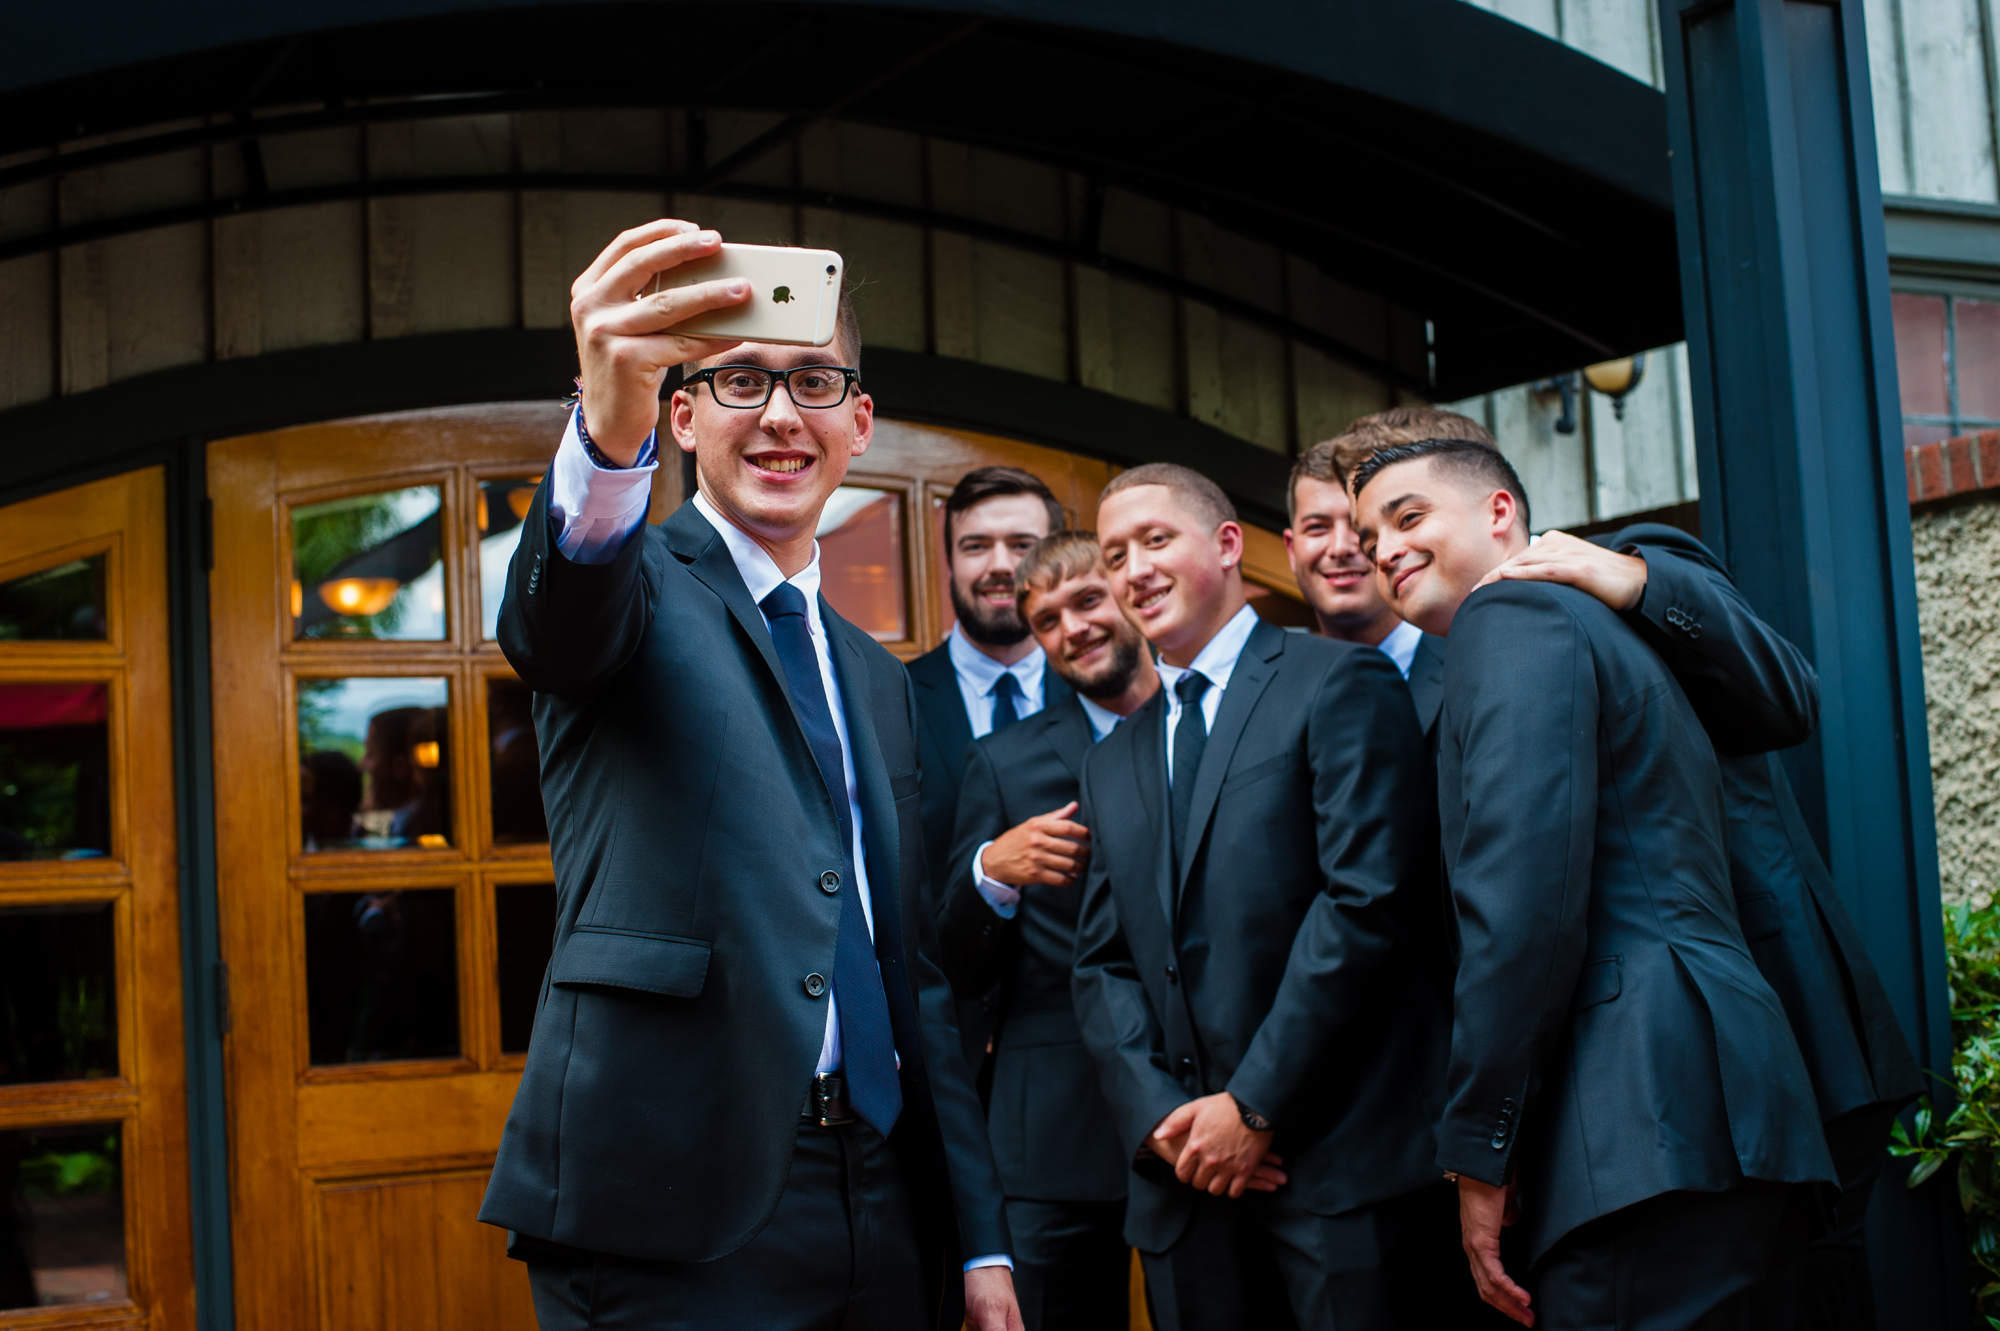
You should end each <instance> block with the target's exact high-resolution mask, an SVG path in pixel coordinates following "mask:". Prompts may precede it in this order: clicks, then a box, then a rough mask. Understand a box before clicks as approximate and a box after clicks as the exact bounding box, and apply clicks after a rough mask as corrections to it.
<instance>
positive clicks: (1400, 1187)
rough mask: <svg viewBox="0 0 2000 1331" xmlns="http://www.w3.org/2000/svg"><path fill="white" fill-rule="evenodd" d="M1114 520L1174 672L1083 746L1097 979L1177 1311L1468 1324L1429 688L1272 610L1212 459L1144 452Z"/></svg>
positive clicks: (1160, 1261) (1149, 1265) (1088, 898)
mask: <svg viewBox="0 0 2000 1331" xmlns="http://www.w3.org/2000/svg"><path fill="white" fill-rule="evenodd" d="M1098 524H1099V533H1100V536H1101V538H1102V540H1103V545H1104V558H1105V566H1106V568H1107V569H1108V571H1109V573H1110V577H1111V586H1112V590H1113V592H1114V594H1115V595H1116V596H1117V597H1118V600H1119V602H1120V604H1121V606H1122V607H1123V608H1124V610H1125V611H1126V613H1127V614H1128V615H1130V616H1131V617H1132V618H1133V619H1134V620H1135V621H1136V622H1137V624H1138V626H1139V630H1140V632H1141V633H1143V634H1145V636H1146V637H1147V639H1148V640H1149V641H1150V642H1151V643H1152V644H1153V646H1154V647H1155V648H1157V649H1158V650H1159V652H1160V667H1159V668H1160V674H1161V677H1162V679H1163V681H1164V682H1165V683H1166V685H1167V687H1166V688H1164V689H1162V690H1161V692H1160V693H1159V694H1157V695H1156V696H1155V697H1154V698H1153V700H1152V701H1151V702H1148V703H1147V704H1146V705H1145V706H1144V707H1141V708H1140V709H1139V710H1138V711H1137V712H1136V713H1134V714H1133V715H1132V716H1131V717H1130V718H1128V719H1127V720H1126V722H1125V723H1124V724H1122V725H1120V726H1119V727H1118V728H1117V729H1116V730H1114V731H1112V733H1111V734H1110V735H1109V736H1108V737H1107V738H1106V739H1105V740H1104V741H1103V742H1101V743H1100V744H1098V746H1097V747H1096V748H1095V749H1093V750H1092V751H1091V753H1090V756H1089V758H1088V759H1087V760H1086V761H1085V763H1084V773H1083V799H1082V817H1081V821H1082V822H1083V824H1084V825H1085V826H1086V827H1088V828H1089V829H1090V832H1091V858H1090V867H1089V871H1088V873H1087V875H1086V879H1085V885H1084V893H1083V903H1082V910H1081V914H1080V916H1079V920H1078V926H1077V945H1076V971H1075V977H1074V981H1073V989H1074V994H1075V1000H1076V1010H1077V1017H1078V1021H1079V1023H1080V1024H1081V1026H1082V1029H1083V1034H1084V1040H1085V1042H1086V1043H1087V1044H1088V1045H1089V1046H1090V1049H1091V1053H1092V1054H1093V1056H1094V1057H1095V1058H1096V1061H1097V1064H1098V1076H1099V1080H1100V1083H1101V1084H1102V1086H1103V1088H1104V1092H1105V1099H1106V1100H1107V1101H1108V1102H1109V1104H1110V1106H1111V1112H1112V1117H1113V1119H1114V1121H1115V1123H1116V1125H1117V1129H1118V1136H1119V1143H1120V1146H1121V1148H1122V1151H1123V1154H1124V1157H1125V1158H1126V1159H1127V1160H1128V1161H1130V1162H1132V1178H1131V1180H1130V1195H1129V1200H1128V1202H1127V1209H1126V1237H1127V1238H1128V1239H1129V1240H1130V1241H1131V1242H1132V1243H1133V1245H1134V1246H1135V1247H1137V1248H1138V1249H1139V1250H1140V1253H1141V1256H1142V1258H1143V1260H1144V1262H1145V1266H1146V1278H1147V1288H1148V1292H1149V1294H1150V1296H1151V1304H1152V1310H1153V1315H1154V1318H1155V1324H1156V1325H1158V1326H1160V1327H1161V1328H1162V1331H1183V1329H1185V1331H1196V1329H1197V1328H1200V1329H1204V1331H1206V1329H1209V1328H1233V1327H1244V1328H1263V1327H1274V1326H1275V1327H1282V1326H1287V1325H1292V1324H1294V1323H1296V1324H1297V1325H1299V1326H1301V1327H1308V1328H1320V1327H1325V1328H1332V1327H1339V1328H1343V1331H1344V1329H1345V1328H1348V1327H1368V1328H1373V1327H1390V1326H1402V1325H1447V1324H1453V1323H1449V1322H1447V1321H1445V1320H1444V1315H1443V1310H1442V1309H1441V1308H1440V1307H1439V1306H1438V1305H1439V1303H1440V1302H1441V1301H1443V1300H1445V1299H1446V1298H1448V1296H1450V1295H1451V1294H1452V1292H1453V1282H1454V1281H1456V1282H1457V1287H1458V1288H1460V1289H1463V1288H1466V1282H1465V1276H1464V1273H1463V1272H1464V1268H1463V1264H1462V1262H1461V1261H1459V1260H1458V1259H1457V1258H1456V1254H1455V1244H1454V1239H1455V1235H1454V1234H1453V1233H1452V1231H1451V1226H1450V1221H1451V1211H1450V1207H1451V1196H1450V1190H1449V1189H1448V1188H1447V1187H1445V1186H1444V1185H1443V1184H1441V1183H1440V1181H1439V1175H1438V1169H1437V1166H1436V1165H1435V1163H1434V1160H1435V1154H1436V1142H1435V1138H1434V1136H1433V1133H1432V1124H1433V1123H1434V1122H1435V1121H1436V1117H1437V1114H1438V1112H1439V1109H1440V1108H1441V1102H1440V1091H1441V1080H1442V1074H1443V1067H1444V1059H1445V1054H1446V1039H1447V1036H1446V1027H1447V1022H1448V1018H1447V1014H1446V1001H1447V1000H1446V996H1445V994H1444V992H1443V989H1442V987H1441V986H1440V984H1439V983H1438V980H1437V975H1436V972H1435V970H1434V969H1433V968H1432V966H1431V965H1430V964H1429V963H1428V959H1427V956H1426V952H1427V949H1429V950H1434V949H1431V944H1430V940H1431V939H1432V938H1434V936H1435V933H1434V930H1432V931H1427V930H1426V929H1425V928H1424V927H1423V921H1424V920H1425V918H1426V917H1427V915H1428V914H1429V913H1430V912H1431V911H1432V910H1434V906H1435V899H1436V893H1437V888H1436V881H1435V877H1434V870H1435V865H1436V860H1437V850H1436V843H1435V841H1434V839H1433V835H1434V834H1433V830H1432V826H1431V824H1430V821H1429V819H1428V818H1426V817H1424V816H1423V814H1424V811H1425V810H1426V808H1427V805H1428V795H1429V792H1430V788H1431V785H1430V783H1431V778H1430V772H1429V769H1428V765H1427V764H1426V762H1425V758H1424V751H1423V737H1422V734H1421V732H1420V730H1419V729H1418V726H1417V718H1416V713H1415V711H1414V710H1413V709H1412V707H1411V705H1410V701H1409V692H1408V690H1407V688H1406V687H1405V686H1404V684H1403V681H1402V679H1401V678H1400V677H1399V676H1398V674H1397V672H1396V668H1395V666H1394V665H1393V664H1392V663H1391V662H1390V661H1389V659H1388V658H1387V657H1386V656H1384V655H1383V654H1382V653H1381V652H1378V651H1375V650H1374V649H1372V648H1368V647H1361V646H1358V645H1356V644H1353V643H1345V642H1333V641H1328V640H1326V639H1322V638H1314V637H1307V636H1304V635H1299V634H1288V633H1284V632H1282V631H1280V630H1279V629H1278V628H1276V627H1275V626H1273V625H1270V624H1267V623H1265V622H1263V621H1262V620H1260V619H1258V617H1257V616H1256V614H1255V612H1254V611H1252V610H1250V609H1249V608H1248V605H1247V602H1246V599H1245V595H1244V590H1243V578H1242V571H1241V567H1240V565H1241V561H1242V553H1243V534H1242V528H1241V527H1240V526H1239V525H1238V524H1237V522H1236V518H1235V514H1234V511H1233V510H1232V508H1231V506H1230V504H1229V501H1228V499H1227V498H1226V497H1225V496H1224V495H1223V493H1222V491H1221V490H1220V489H1219V488H1217V487H1216V486H1215V485H1214V483H1213V482H1211V481H1209V480H1207V479H1206V478H1205V477H1202V476H1200V475H1198V474H1197V473H1194V472H1191V471H1189V470H1187V469H1186V468H1183V467H1176V466H1171V465H1164V464H1152V465H1148V466H1143V467H1137V468H1134V469H1133V470H1131V471H1128V472H1125V473H1123V474H1121V475H1119V476H1118V477H1116V478H1115V479H1114V480H1113V481H1112V482H1111V484H1110V485H1109V486H1108V487H1107V488H1106V490H1105V493H1104V497H1103V500H1102V502H1101V505H1100V507H1099V511H1098Z"/></svg>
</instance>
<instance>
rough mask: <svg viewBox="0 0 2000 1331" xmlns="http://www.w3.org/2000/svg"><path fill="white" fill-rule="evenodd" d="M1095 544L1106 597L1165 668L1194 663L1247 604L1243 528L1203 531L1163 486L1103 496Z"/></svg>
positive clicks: (1230, 524)
mask: <svg viewBox="0 0 2000 1331" xmlns="http://www.w3.org/2000/svg"><path fill="white" fill-rule="evenodd" d="M1097 537H1098V540H1099V541H1101V542H1102V543H1103V546H1104V566H1105V568H1106V570H1108V571H1109V573H1110V575H1111V593H1112V595H1113V596H1115V597H1116V598H1117V599H1118V604H1119V605H1120V606H1121V607H1122V608H1123V609H1124V611H1125V613H1126V614H1127V615H1128V616H1130V617H1131V619H1132V621H1133V622H1134V623H1135V624H1137V625H1138V626H1139V632H1141V633H1143V634H1144V635H1145V636H1146V640H1147V641H1148V642H1150V643H1152V644H1153V645H1154V646H1155V647H1157V648H1159V649H1160V654H1161V655H1162V656H1163V657H1165V658H1166V661H1167V664H1169V665H1173V666H1185V665H1187V664H1188V663H1189V662H1191V661H1193V660H1194V658H1195V656H1196V654H1198V653H1199V652H1200V651H1201V649H1202V648H1203V647H1205V646H1207V645H1208V640H1209V639H1210V638H1212V637H1214V636H1215V634H1216V632H1217V630H1219V629H1220V628H1221V627H1222V626H1223V625H1224V624H1226V623H1228V622H1229V619H1230V617H1231V616H1232V615H1234V614H1235V613H1236V612H1237V611H1238V610H1240V609H1241V608H1242V607H1243V606H1244V604H1245V600H1244V595H1243V575H1242V572H1241V570H1240V569H1239V568H1238V566H1239V565H1240V564H1241V563H1242V562H1243V528H1242V527H1240V526H1238V525H1237V524H1236V523H1234V522H1224V523H1223V524H1221V525H1220V526H1218V527H1216V528H1215V530H1213V531H1209V530H1207V528H1206V525H1205V524H1204V523H1203V522H1202V521H1201V520H1200V519H1199V518H1198V517H1196V516H1195V515H1194V514H1193V513H1191V512H1189V511H1188V509H1187V507H1186V506H1184V505H1183V504H1181V503H1180V502H1179V500H1177V499H1176V498H1175V496H1174V492H1173V491H1172V490H1169V489H1168V488H1167V487H1166V486H1164V485H1135V486H1132V487H1131V488H1130V489H1126V490H1118V491H1115V492H1114V493H1112V494H1110V495H1107V496H1106V497H1105V499H1104V502H1103V503H1102V504H1100V505H1099V506H1098V510H1097Z"/></svg>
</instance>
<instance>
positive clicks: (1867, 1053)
mask: <svg viewBox="0 0 2000 1331" xmlns="http://www.w3.org/2000/svg"><path fill="white" fill-rule="evenodd" d="M1598 539H1599V542H1600V543H1601V544H1603V545H1606V546H1609V547H1611V548H1612V549H1618V550H1631V551H1632V552H1634V553H1637V554H1638V555H1640V556H1641V557H1642V558H1644V559H1645V561H1646V567H1647V577H1646V594H1645V596H1644V598H1643V599H1642V600H1641V601H1640V603H1639V604H1638V605H1637V606H1635V607H1634V608H1633V609H1632V610H1631V611H1630V612H1629V613H1628V618H1630V619H1632V620H1634V621H1636V622H1637V623H1638V624H1639V625H1641V632H1642V635H1643V636H1645V637H1646V638H1647V640H1648V641H1649V642H1650V643H1651V644H1652V645H1653V648H1654V650H1656V651H1657V652H1659V654H1660V656H1661V658H1662V659H1663V660H1665V661H1666V663H1667V665H1668V666H1669V667H1670V668H1671V669H1672V670H1673V671H1674V673H1675V676H1676V678H1678V679H1679V680H1680V682H1681V685H1682V688H1683V689H1684V690H1685V691H1686V693H1687V695H1688V701H1689V702H1690V703H1692V704H1693V705H1694V709H1695V712H1696V714H1697V715H1698V716H1700V718H1701V721H1702V724H1703V726H1704V727H1706V729H1707V731H1708V735H1709V738H1710V740H1711V741H1713V742H1714V744H1715V745H1716V747H1717V749H1718V750H1721V751H1722V753H1723V756H1722V758H1721V764H1722V786H1723V798H1724V803H1725V806H1726V808H1727V811H1728V816H1729V879H1730V886H1731V888H1732V889H1733V890H1734V892H1735V895H1736V912H1737V917H1738V919H1739V920H1740V921H1741V923H1742V926H1743V936H1744V938H1745V939H1746V940H1747V941H1748V942H1749V944H1750V953H1751V955H1752V956H1753V957H1755V958H1756V960H1757V969H1758V970H1760V971H1761V972H1763V975H1764V978H1765V979H1766V980H1768V981H1769V982H1770V984H1771V988H1772V989H1773V990H1775V991H1776V993H1777V995H1778V1000H1779V1001H1780V1002H1781V1003H1783V1004H1784V1008H1785V1015H1786V1016H1787V1017H1788V1018H1790V1020H1791V1024H1792V1034H1793V1035H1794V1036H1796V1037H1797V1038H1798V1042H1799V1051H1800V1053H1802V1054H1804V1055H1805V1060H1806V1070H1807V1071H1808V1072H1809V1073H1811V1075H1812V1082H1813V1093H1814V1095H1815V1097H1816V1098H1817V1100H1818V1103H1819V1113H1820V1118H1821V1119H1822V1120H1823V1121H1827V1122H1831V1121H1832V1120H1833V1119H1835V1118H1837V1117H1839V1116H1840V1115H1842V1114H1845V1113H1849V1112H1851V1111H1853V1110H1857V1109H1862V1108H1867V1107H1870V1106H1877V1107H1880V1106H1900V1105H1902V1104H1904V1103H1907V1102H1908V1101H1910V1100H1912V1099H1914V1098H1915V1097H1916V1096H1917V1095H1918V1093H1919V1092H1920V1091H1921V1090H1922V1089H1923V1080H1922V1074H1921V1073H1920V1072H1919V1071H1918V1069H1917V1063H1916V1059H1915V1057H1914V1056H1913V1055H1912V1054H1911V1052H1910V1046H1909V1042H1908V1041H1907V1040H1906V1039H1905V1038H1904V1036H1903V1031H1902V1027H1901V1026H1899V1025H1898V1024H1897V1022H1896V1014H1895V1012H1894V1010H1893V1009H1891V1007H1890V1006H1889V996H1888V994H1887V992H1886V991H1884V989H1883V988H1882V981H1881V978H1880V977H1879V976H1878V975H1877V974H1876V971H1875V964H1874V962H1873V961H1872V960H1871V959H1870V958H1869V956H1868V951H1867V949H1866V947H1864V946H1863V944H1862V942H1861V936H1860V934H1859V933H1858V932H1857V931H1856V930H1855V927H1854V923H1853V920H1852V919H1851V918H1849V916H1848V913H1847V908H1846V906H1845V905H1843V904H1842V902H1841V899H1840V896H1839V894H1838V893H1837V892H1836V891H1835V890H1834V886H1833V878H1832V875H1830V874H1829V873H1828V872H1827V869H1826V863H1825V861H1823V860H1822V859H1821V858H1820V855H1819V848H1818V847H1817V846H1816V845H1814V843H1813V840H1812V836H1811V834H1810V833H1809V832H1808V831H1807V830H1806V826H1805V820H1804V818H1803V816H1802V815H1801V814H1800V812H1799V807H1798V801H1797V800H1796V799H1795V798H1794V797H1793V795H1792V788H1791V783H1790V782H1789V781H1788V780H1786V778H1785V769H1784V767H1783V765H1782V764H1781V763H1779V761H1778V759H1777V756H1776V755H1775V754H1771V753H1763V752H1748V751H1746V750H1750V749H1754V748H1757V747H1764V748H1788V747H1790V746H1791V745H1794V744H1798V743H1801V742H1803V741H1804V740H1805V739H1806V738H1807V737H1808V736H1809V735H1811V734H1812V731H1813V728H1814V726H1815V725H1816V723H1817V721H1818V712H1819V680H1818V677H1817V676H1816V675H1815V674H1814V672H1813V668H1812V666H1811V665H1810V664H1809V663H1808V662H1807V661H1806V659H1805V657H1804V655H1803V654H1802V653H1801V652H1800V651H1799V650H1798V649H1797V648H1796V647H1794V646H1793V645H1792V644H1791V643H1790V642H1788V641H1786V640H1785V639H1784V638H1783V637H1781V636H1780V635H1779V634H1778V633H1777V632H1775V631H1774V630H1773V629H1771V627H1770V626H1769V625H1767V624H1765V623H1764V622H1763V621H1762V620H1760V619H1758V618H1757V616H1756V614H1755V613H1754V612H1753V611H1752V610H1751V609H1750V607H1749V605H1748V603H1746V602H1745V601H1744V600H1743V598H1742V597H1741V596H1740V595H1739V594H1738V593H1737V591H1736V587H1735V585H1734V584H1733V583H1731V582H1730V581H1729V577H1728V575H1727V574H1726V573H1725V572H1723V570H1722V567H1721V565H1720V564H1719V563H1718V562H1717V561H1716V559H1715V557H1714V555H1712V554H1710V553H1709V550H1708V548H1707V547H1706V546H1704V545H1702V543H1701V542H1699V541H1697V540H1695V539H1694V538H1693V537H1692V536H1688V535H1686V534H1685V533H1683V532H1680V531H1677V530H1675V529H1673V528H1671V527H1661V526H1657V525H1653V524H1641V525H1636V526H1632V527H1627V528H1625V529H1623V530H1622V531H1619V532H1616V533H1614V534H1612V535H1610V536H1607V537H1601V538H1598ZM1870 1149H1871V1150H1878V1149H1880V1148H1879V1144H1871V1146H1870ZM1843 1170H1845V1166H1844V1165H1843Z"/></svg>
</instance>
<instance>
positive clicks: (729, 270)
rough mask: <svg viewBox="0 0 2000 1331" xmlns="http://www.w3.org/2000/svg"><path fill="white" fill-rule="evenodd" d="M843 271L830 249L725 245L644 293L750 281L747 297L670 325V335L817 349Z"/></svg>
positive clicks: (834, 318)
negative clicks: (732, 280)
mask: <svg viewBox="0 0 2000 1331" xmlns="http://www.w3.org/2000/svg"><path fill="white" fill-rule="evenodd" d="M843 267H844V265H843V264H842V263H841V261H840V256H839V255H838V254H836V253H834V252H833V251H832V250H806V249H792V248H789V247H786V246H780V245H728V244H725V245H724V246H723V247H722V248H721V250H719V251H717V252H716V253H714V254H711V255H709V256H708V257H707V258H705V259H694V260H690V261H689V262H687V263H684V264H682V265H681V266H680V267H678V268H669V269H668V270H667V271H665V272H663V273H660V274H659V275H658V276H656V277H654V278H653V282H652V285H651V286H649V287H647V288H646V294H647V295H649V296H650V295H652V294H654V293H655V292H658V291H665V290H668V289H670V288H673V287H684V286H691V285H693V284H694V283H696V282H712V281H715V280H717V279H721V278H730V277H741V278H744V279H746V280H748V281H749V283H750V299H748V300H746V301H744V302H743V303H742V304H740V305H726V306H724V307H723V308H721V309H719V310H709V311H708V312H706V313H704V314H698V315H696V316H695V317H694V318H692V319H689V320H687V321H685V322H684V323H679V324H676V325H675V326H674V328H673V331H674V332H676V333H685V334H687V335H688V336H690V337H714V338H727V339H730V340H732V341H740V342H776V343H778V344H780V345H782V346H791V347H823V346H825V345H826V344H827V343H829V342H831V341H833V335H834V331H835V328H836V325H837V324H838V322H839V316H840V278H841V273H842V270H843Z"/></svg>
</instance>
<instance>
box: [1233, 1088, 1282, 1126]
mask: <svg viewBox="0 0 2000 1331" xmlns="http://www.w3.org/2000/svg"><path fill="white" fill-rule="evenodd" d="M1229 1098H1230V1099H1231V1100H1235V1101H1236V1112H1237V1113H1238V1114H1240V1115H1242V1117H1243V1126H1244V1127H1246V1128H1248V1129H1250V1131H1252V1132H1270V1131H1271V1130H1272V1123H1271V1120H1270V1119H1268V1118H1265V1117H1264V1116H1263V1115H1262V1114H1260V1113H1258V1112H1257V1111H1256V1110H1254V1109H1252V1108H1250V1107H1249V1106H1247V1105H1245V1104H1244V1103H1243V1102H1242V1101H1241V1100H1237V1099H1236V1094H1235V1092H1233V1091H1232V1092H1231V1093H1230V1096H1229Z"/></svg>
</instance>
